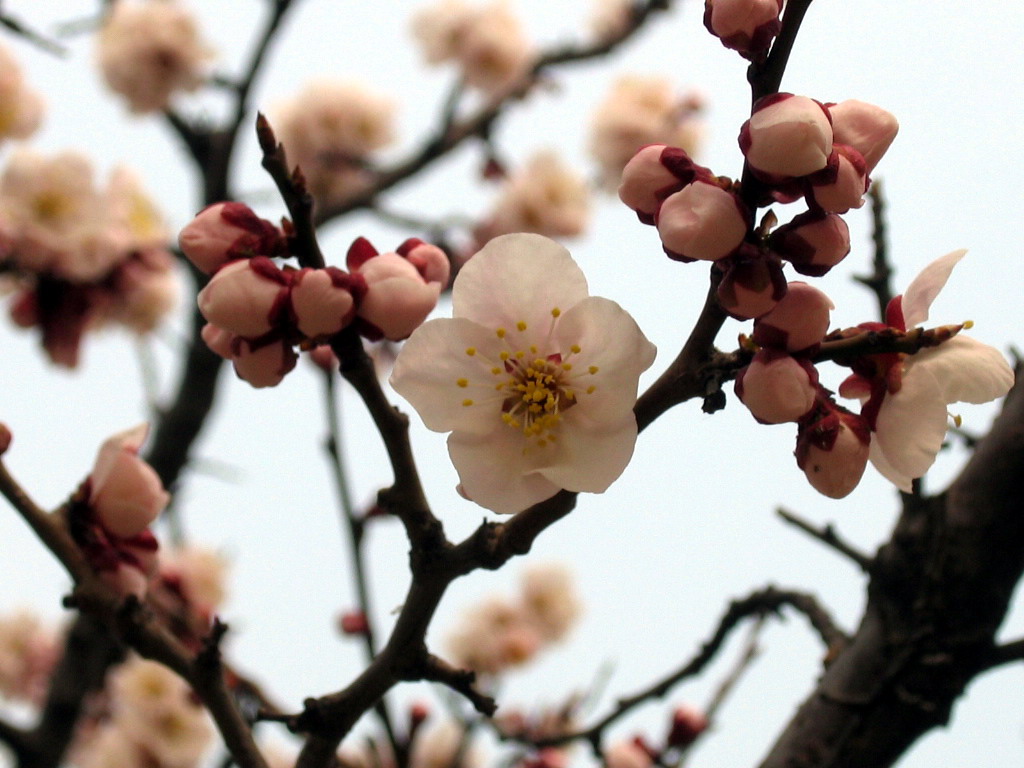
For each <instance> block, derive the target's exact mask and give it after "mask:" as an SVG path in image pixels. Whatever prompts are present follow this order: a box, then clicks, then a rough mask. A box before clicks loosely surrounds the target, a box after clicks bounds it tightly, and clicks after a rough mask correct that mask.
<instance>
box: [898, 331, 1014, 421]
mask: <svg viewBox="0 0 1024 768" xmlns="http://www.w3.org/2000/svg"><path fill="white" fill-rule="evenodd" d="M908 370H913V371H918V370H926V371H927V372H928V373H929V374H930V375H931V376H932V378H933V379H934V380H935V381H936V382H937V383H938V385H939V387H940V388H941V389H942V398H943V400H945V402H946V403H947V404H949V403H987V402H989V401H991V400H995V399H996V398H997V397H1002V396H1003V395H1005V394H1006V393H1007V392H1008V391H1009V390H1010V387H1012V386H1013V370H1012V369H1011V368H1010V364H1009V363H1007V362H1006V358H1004V357H1003V355H1002V353H1001V352H1000V351H999V350H998V349H996V348H995V347H990V346H989V345H988V344H982V343H981V342H980V341H978V340H977V339H973V338H971V337H970V336H964V335H963V334H962V333H961V334H958V335H956V336H954V337H953V338H952V339H950V340H949V341H946V342H944V343H943V344H940V345H939V346H938V347H932V348H930V349H924V350H921V351H920V352H918V353H917V354H916V355H914V356H913V357H911V358H910V359H909V360H908Z"/></svg>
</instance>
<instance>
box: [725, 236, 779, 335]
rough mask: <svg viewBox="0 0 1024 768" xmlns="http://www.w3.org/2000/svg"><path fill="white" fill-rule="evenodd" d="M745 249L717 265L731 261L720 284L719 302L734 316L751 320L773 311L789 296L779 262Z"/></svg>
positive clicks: (727, 264)
mask: <svg viewBox="0 0 1024 768" xmlns="http://www.w3.org/2000/svg"><path fill="white" fill-rule="evenodd" d="M744 250H745V249H743V248H741V249H740V251H739V253H738V255H733V256H731V257H729V259H725V260H723V261H721V262H716V266H718V265H721V264H723V263H725V262H728V263H725V265H724V266H723V267H722V269H723V270H724V271H725V277H723V278H722V282H721V283H719V285H718V301H719V303H721V305H722V308H723V309H724V310H725V311H726V312H728V313H729V314H730V315H732V316H733V317H735V318H738V319H740V320H750V319H753V318H756V317H760V316H761V315H764V314H767V313H768V312H770V311H771V310H772V308H773V307H774V306H775V305H776V304H778V303H779V299H781V298H782V297H783V296H785V295H786V277H785V276H784V275H783V274H782V265H781V264H780V263H779V261H778V260H777V259H774V258H771V257H765V256H762V255H761V254H758V253H756V252H755V253H753V254H752V255H748V254H746V253H744ZM751 250H752V249H751Z"/></svg>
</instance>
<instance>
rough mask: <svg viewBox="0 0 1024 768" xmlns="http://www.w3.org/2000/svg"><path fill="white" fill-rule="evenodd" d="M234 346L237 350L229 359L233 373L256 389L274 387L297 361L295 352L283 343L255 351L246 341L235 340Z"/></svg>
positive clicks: (276, 342) (273, 343)
mask: <svg viewBox="0 0 1024 768" xmlns="http://www.w3.org/2000/svg"><path fill="white" fill-rule="evenodd" d="M235 344H236V346H237V350H236V352H235V353H234V355H232V358H231V359H232V361H233V362H234V364H235V373H236V374H238V378H240V379H244V380H245V381H247V382H249V383H250V384H252V385H253V386H254V387H256V389H263V388H264V387H276V386H277V385H278V384H280V383H281V381H282V380H283V379H284V377H285V376H286V375H287V374H288V373H289V372H290V371H291V370H292V368H294V367H295V363H296V361H298V359H299V357H298V355H296V354H295V350H293V349H292V348H291V346H290V345H288V344H285V343H284V342H283V341H275V342H272V343H270V344H266V345H264V346H261V347H257V348H255V349H253V347H252V345H251V344H250V343H249V341H248V340H246V339H237V340H236V342H235Z"/></svg>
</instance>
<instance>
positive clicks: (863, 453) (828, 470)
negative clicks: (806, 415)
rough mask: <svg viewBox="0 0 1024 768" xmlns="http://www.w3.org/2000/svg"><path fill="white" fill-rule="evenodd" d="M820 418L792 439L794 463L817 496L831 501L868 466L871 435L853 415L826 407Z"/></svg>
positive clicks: (850, 487) (844, 492)
mask: <svg viewBox="0 0 1024 768" xmlns="http://www.w3.org/2000/svg"><path fill="white" fill-rule="evenodd" d="M829 406H830V407H829V410H828V412H827V413H825V414H824V415H823V416H821V417H820V418H818V419H816V420H814V421H812V422H810V423H808V424H801V425H800V430H799V432H798V433H797V438H796V451H795V455H796V463H797V466H799V467H800V469H802V470H803V471H804V474H805V475H806V476H807V481H808V482H809V483H810V484H811V487H812V488H814V490H816V491H817V492H818V493H821V494H823V495H825V496H828V497H829V498H832V499H841V498H843V497H844V496H847V495H849V494H850V492H851V491H853V489H854V488H856V487H857V484H858V483H859V482H860V479H861V477H862V476H863V475H864V468H865V467H866V466H867V463H868V454H869V453H870V451H869V447H870V442H871V433H870V430H869V429H868V425H867V422H866V421H865V420H864V419H863V418H862V417H861V416H858V415H856V414H853V413H850V412H849V411H847V410H845V409H843V408H840V407H839V406H836V405H832V404H829Z"/></svg>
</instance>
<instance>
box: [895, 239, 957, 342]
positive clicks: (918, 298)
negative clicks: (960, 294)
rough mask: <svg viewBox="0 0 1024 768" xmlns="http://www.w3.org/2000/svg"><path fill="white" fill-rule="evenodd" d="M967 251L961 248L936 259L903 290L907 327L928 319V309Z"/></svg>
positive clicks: (904, 317)
mask: <svg viewBox="0 0 1024 768" xmlns="http://www.w3.org/2000/svg"><path fill="white" fill-rule="evenodd" d="M966 253H967V251H966V250H964V249H963V248H961V249H960V250H958V251H953V252H952V253H947V254H946V255H945V256H942V257H941V258H938V259H936V260H935V261H933V262H932V263H931V264H929V265H928V266H927V267H925V268H924V269H922V270H921V273H920V274H919V275H918V276H917V277H915V278H914V279H913V280H912V281H911V283H910V285H908V286H907V290H906V291H904V292H903V319H904V321H905V322H906V327H907V328H908V329H909V328H915V327H917V326H918V325H920V324H921V323H923V322H924V321H925V320H927V319H928V310H929V309H930V308H931V306H932V302H933V301H935V297H936V296H938V295H939V291H941V290H942V287H943V286H944V285H945V284H946V281H947V280H948V279H949V276H950V274H951V273H952V272H953V267H955V266H956V265H957V262H959V261H960V259H962V258H963V257H964V255H965V254H966Z"/></svg>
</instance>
